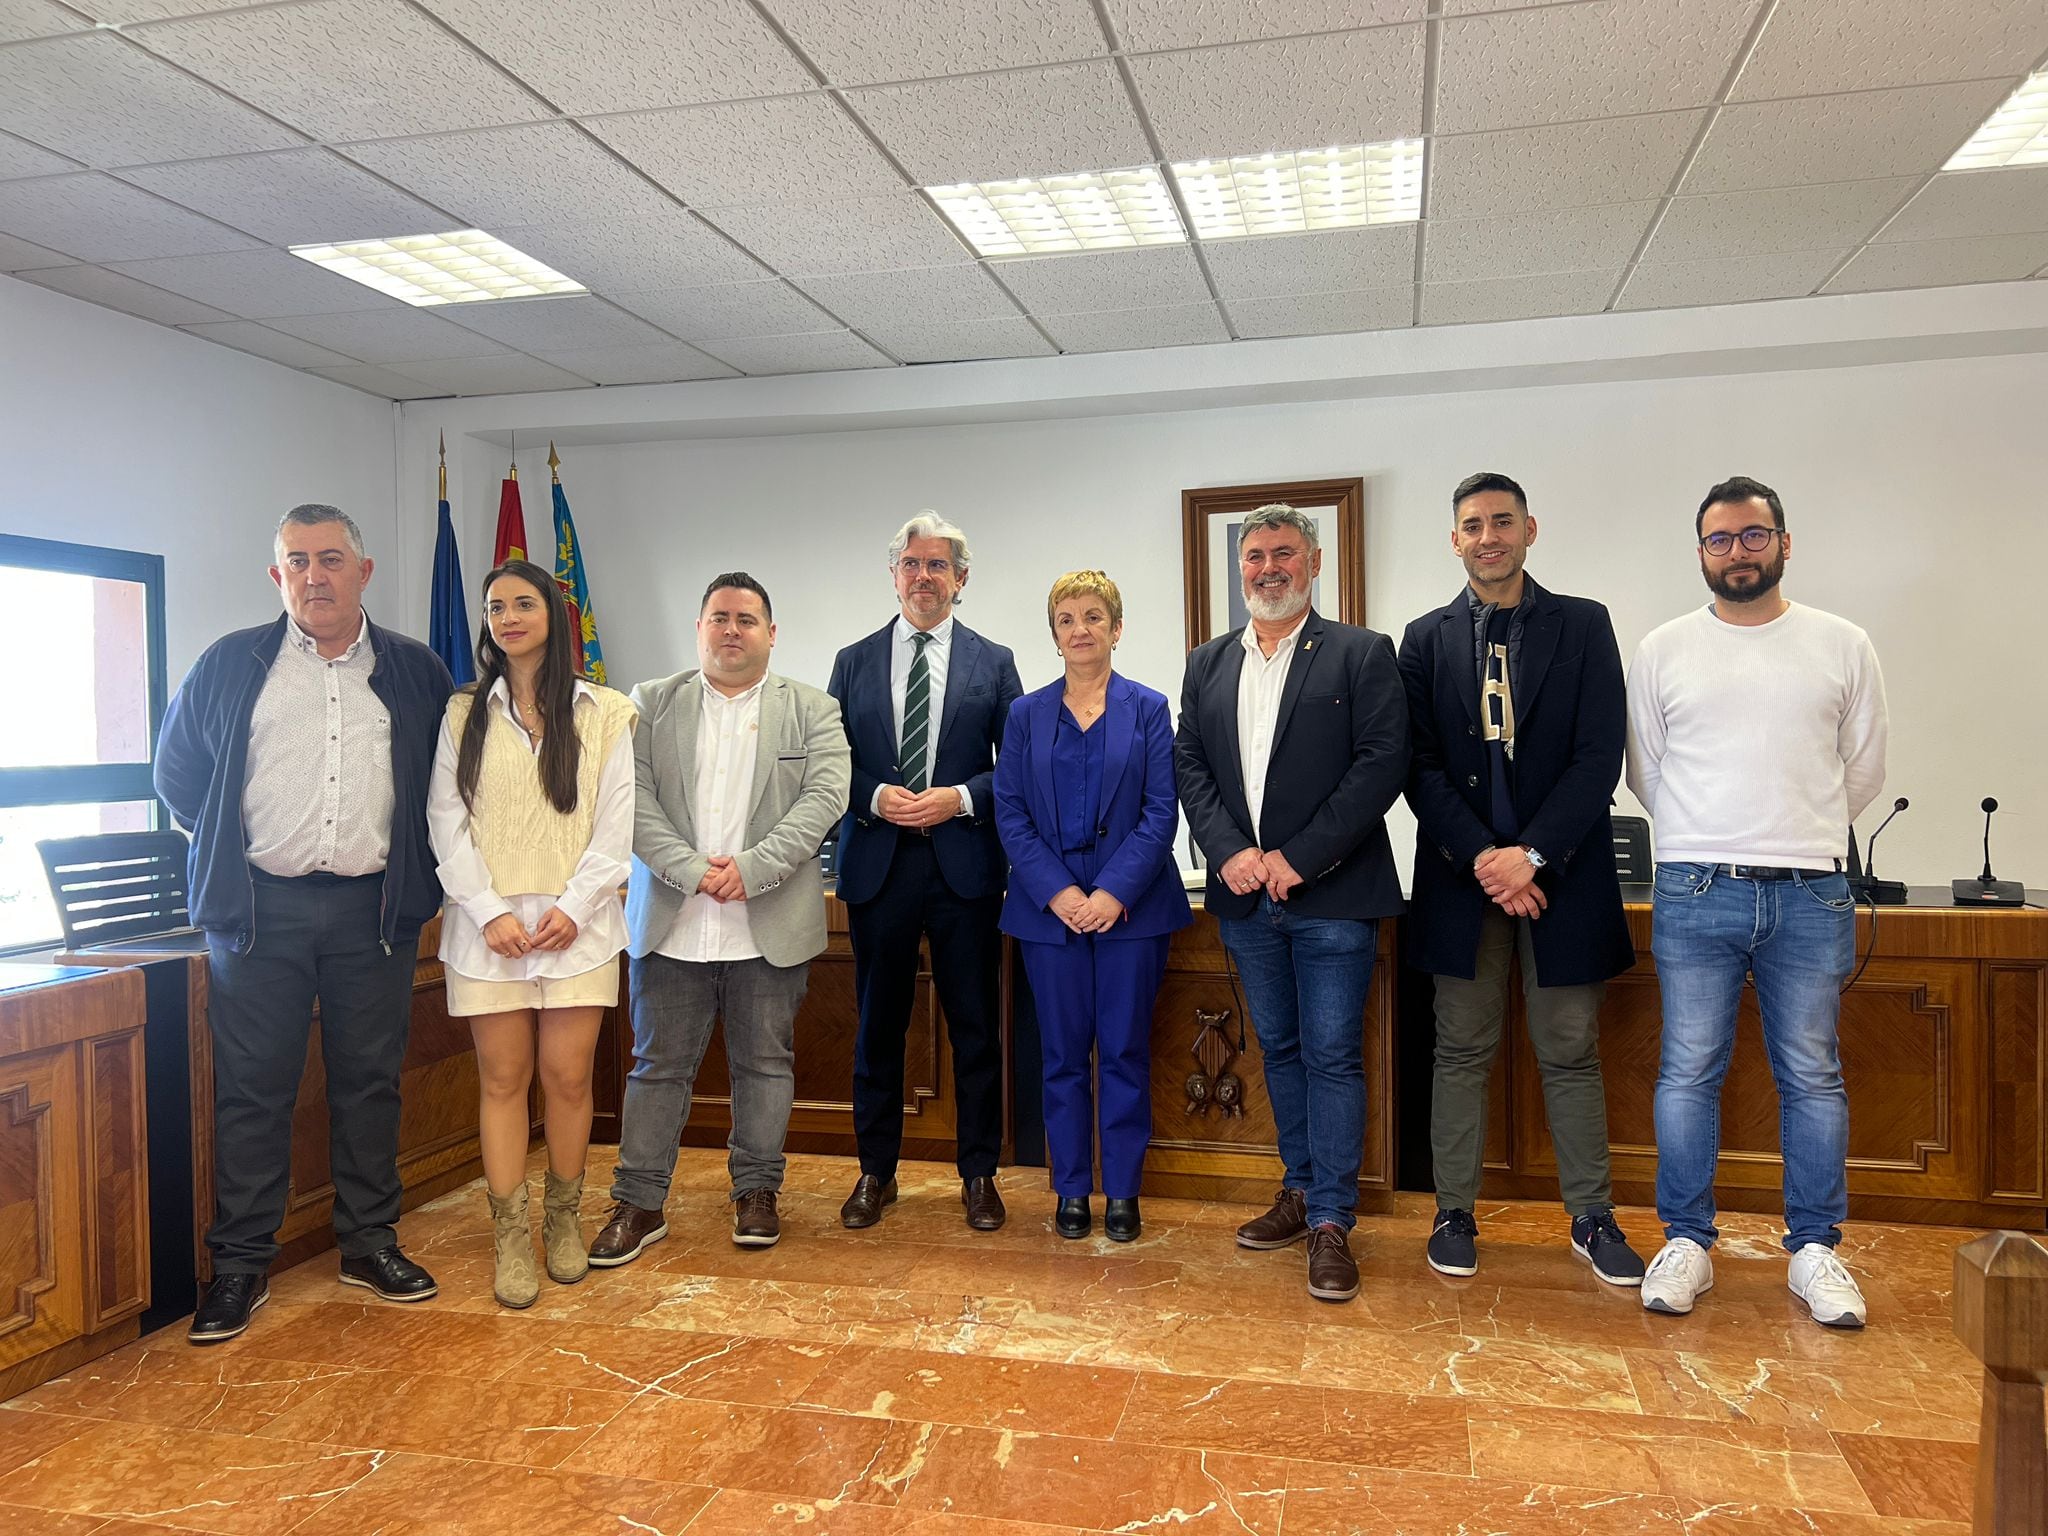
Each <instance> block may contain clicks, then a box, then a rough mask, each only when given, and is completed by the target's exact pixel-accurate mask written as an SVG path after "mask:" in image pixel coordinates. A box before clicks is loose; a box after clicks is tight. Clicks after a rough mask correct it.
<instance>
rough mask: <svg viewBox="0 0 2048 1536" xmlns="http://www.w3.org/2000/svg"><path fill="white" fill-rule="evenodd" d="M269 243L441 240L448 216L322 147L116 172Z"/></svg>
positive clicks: (450, 223) (447, 227)
mask: <svg viewBox="0 0 2048 1536" xmlns="http://www.w3.org/2000/svg"><path fill="white" fill-rule="evenodd" d="M116 174H117V175H119V176H120V177H121V179H122V180H123V181H130V182H133V183H134V184H135V185H137V186H139V187H146V188H148V189H149V190H150V191H152V192H155V193H157V194H158V195H159V196H162V197H167V198H169V199H170V200H171V201H172V202H174V203H182V204H183V205H184V206H185V207H187V208H191V209H194V210H196V211H198V212H200V213H205V214H210V215H212V216H213V217H214V218H217V219H222V220H225V221H226V222H228V223H230V224H233V225H234V226H235V227H236V228H238V229H246V230H248V231H249V233H251V234H252V235H260V236H261V237H262V238H263V239H265V240H268V241H271V242H272V243H273V244H276V245H312V244H318V243H321V242H326V241H336V240H374V239H388V238H390V237H391V236H394V235H424V234H445V233H447V232H448V231H449V230H450V229H451V228H455V227H458V226H457V225H456V224H455V223H454V222H453V220H452V217H451V215H448V214H445V213H443V212H441V211H440V210H438V209H436V208H432V207H429V206H428V205H427V204H426V203H423V202H421V201H420V200H419V199H418V198H416V197H412V196H410V195H409V194H407V193H404V192H401V191H399V190H398V189H397V188H395V187H391V186H387V185H386V184H385V183H383V182H381V181H379V180H378V179H377V178H376V177H375V176H372V175H371V174H370V173H369V172H368V171H365V170H363V169H362V168H361V167H360V166H356V165H352V164H350V163H349V162H348V161H346V160H344V159H342V158H341V157H340V156H339V155H336V154H334V153H333V152H331V151H329V150H325V149H284V150H274V151H272V152H271V153H269V154H262V155H233V156H230V157H228V158H226V159H222V160H186V161H181V162H179V163H178V164H175V165H140V166H132V167H130V168H128V169H125V170H122V171H119V172H116Z"/></svg>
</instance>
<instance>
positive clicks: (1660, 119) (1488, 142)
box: [1427, 112, 1706, 219]
mask: <svg viewBox="0 0 2048 1536" xmlns="http://www.w3.org/2000/svg"><path fill="white" fill-rule="evenodd" d="M1704 121H1706V113H1704V112H1659V113H1654V114H1652V115H1650V116H1647V117H1616V118H1609V119H1608V120H1606V121H1605V122H1598V123H1567V124H1556V125H1552V126H1549V127H1543V128H1509V129H1504V130H1502V131H1500V132H1497V133H1474V134H1466V135H1462V136H1458V137H1452V138H1439V139H1435V140H1432V141H1431V144H1430V151H1429V188H1428V192H1427V197H1428V203H1427V207H1428V211H1429V216H1430V217H1431V218H1432V219H1461V218H1483V217H1486V216H1488V215H1491V214H1501V213H1532V212H1535V211H1537V210H1539V209H1545V208H1578V207H1586V206H1589V205H1591V204H1595V203H1628V202H1636V201H1638V200H1640V199H1642V198H1647V197H1662V196H1663V195H1664V194H1665V193H1666V192H1667V191H1669V190H1670V187H1671V184H1672V182H1673V181H1675V180H1676V179H1677V177H1678V171H1679V167H1680V166H1682V165H1684V163H1685V152H1686V150H1687V149H1689V148H1691V146H1692V141H1693V139H1694V138H1695V137H1697V136H1698V134H1699V130H1700V124H1701V123H1703V122H1704Z"/></svg>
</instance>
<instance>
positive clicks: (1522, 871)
mask: <svg viewBox="0 0 2048 1536" xmlns="http://www.w3.org/2000/svg"><path fill="white" fill-rule="evenodd" d="M1472 873H1473V874H1474V875H1476V876H1478V878H1479V888H1480V889H1481V890H1482V891H1484V892H1486V894H1487V895H1488V896H1490V897H1492V898H1493V904H1494V905H1495V906H1497V907H1499V908H1500V909H1501V910H1502V911H1503V912H1505V913H1507V915H1508V916H1509V917H1527V918H1532V919H1533V918H1537V917H1541V916H1542V915H1543V909H1544V908H1545V907H1548V906H1549V905H1550V898H1549V897H1548V896H1545V895H1544V894H1543V888H1542V887H1541V886H1539V885H1538V884H1536V866H1535V865H1534V864H1531V863H1530V862H1529V856H1528V855H1527V854H1526V853H1524V852H1523V851H1522V849H1521V847H1520V845H1519V844H1515V843H1510V844H1508V845H1507V846H1506V847H1505V848H1489V849H1487V851H1486V852H1484V853H1482V854H1481V855H1479V857H1478V858H1476V859H1474V860H1473V861H1472Z"/></svg>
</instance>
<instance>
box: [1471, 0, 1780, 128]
mask: <svg viewBox="0 0 2048 1536" xmlns="http://www.w3.org/2000/svg"><path fill="white" fill-rule="evenodd" d="M1758 3H1759V0H1589V3H1587V4H1584V5H1552V6H1541V7H1538V8H1537V9H1534V10H1520V11H1508V12H1502V13H1498V14H1489V15H1481V16H1464V17H1458V18H1455V19H1452V20H1447V21H1445V22H1444V23H1443V24H1442V25H1443V53H1442V58H1441V61H1440V62H1439V65H1438V69H1437V112H1436V125H1435V126H1436V131H1437V132H1439V133H1472V132H1478V131H1481V130H1485V129H1491V128H1523V127H1529V126H1532V125H1534V124H1537V123H1562V122H1574V121H1578V120H1581V119H1585V118H1599V117H1626V116H1630V115H1632V114H1635V113H1641V112H1662V111H1667V110H1670V109H1673V108H1680V107H1700V106H1705V105H1706V104H1707V103H1709V102H1711V101H1713V100H1714V99H1715V97H1716V96H1717V95H1718V94H1719V92H1720V89H1721V83H1722V81H1724V80H1725V79H1726V78H1727V77H1728V72H1729V70H1730V69H1731V68H1733V66H1734V64H1735V59H1736V55H1737V53H1738V51H1739V50H1740V48H1741V46H1742V42H1743V39H1744V37H1746V36H1747V35H1748V31H1749V25H1750V20H1751V18H1752V17H1753V16H1754V15H1755V14H1756V8H1757V5H1758Z"/></svg>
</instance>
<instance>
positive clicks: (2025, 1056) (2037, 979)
mask: <svg viewBox="0 0 2048 1536" xmlns="http://www.w3.org/2000/svg"><path fill="white" fill-rule="evenodd" d="M1984 993H1985V1015H1986V1017H1987V1018H1988V1020H1989V1022H1990V1030H1991V1040H1990V1056H1991V1099H1990V1104H1989V1106H1988V1107H1989V1111H1990V1116H1989V1124H1988V1126H1987V1127H1986V1129H1987V1131H1988V1133H1989V1139H1990V1146H1989V1148H1988V1149H1987V1151H1986V1161H1987V1164H1988V1166H1989V1169H1990V1180H1989V1186H1988V1188H1987V1189H1986V1191H1985V1193H1986V1195H1987V1197H1988V1198H1990V1199H1993V1200H2015V1201H2023V1202H2026V1203H2029V1204H2032V1205H2037V1206H2038V1205H2042V1204H2048V1049H2044V1048H2043V1047H2044V1041H2048V961H2042V962H2037V963H2035V964H2031V965H2028V964H2009V963H2002V962H1995V963H1990V964H1987V965H1985V967H1984Z"/></svg>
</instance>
